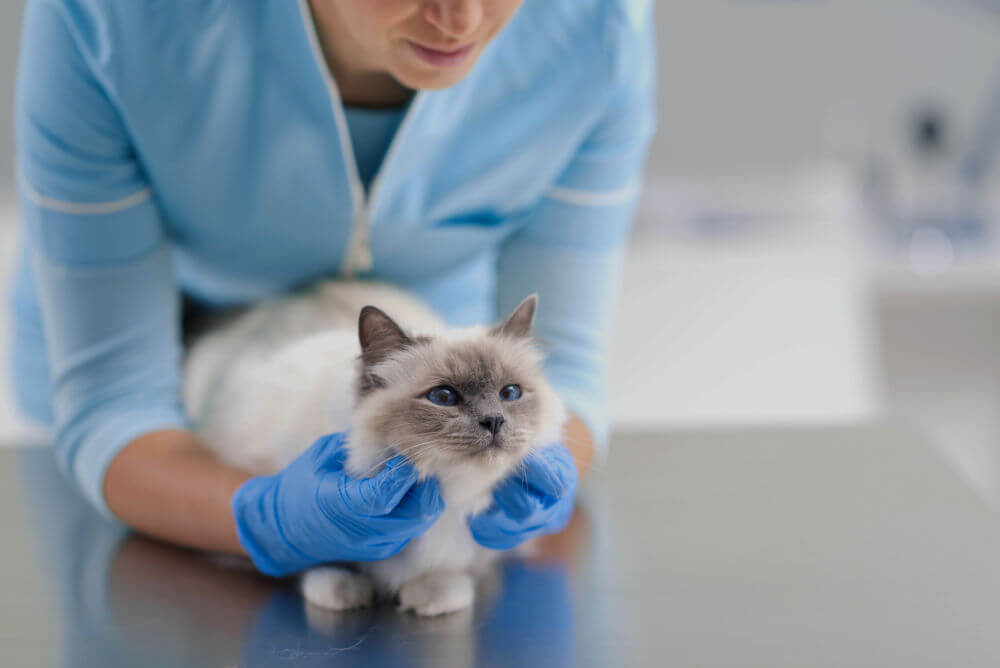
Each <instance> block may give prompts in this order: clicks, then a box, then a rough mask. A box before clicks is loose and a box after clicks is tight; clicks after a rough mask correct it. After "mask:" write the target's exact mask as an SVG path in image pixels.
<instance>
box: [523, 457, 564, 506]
mask: <svg viewBox="0 0 1000 668" xmlns="http://www.w3.org/2000/svg"><path fill="white" fill-rule="evenodd" d="M523 465H524V474H523V476H524V480H525V481H526V482H527V484H528V485H530V486H531V487H533V488H534V489H535V490H537V492H538V493H539V494H540V495H544V496H549V497H552V498H556V499H558V498H561V497H563V496H565V495H566V494H572V493H573V492H574V491H575V490H576V486H577V472H576V464H575V463H574V462H573V455H571V454H570V452H569V450H567V449H566V446H564V445H562V444H556V445H551V446H548V447H546V448H544V449H543V450H539V451H537V452H533V453H531V454H530V455H528V456H527V457H525V459H524V462H523Z"/></svg>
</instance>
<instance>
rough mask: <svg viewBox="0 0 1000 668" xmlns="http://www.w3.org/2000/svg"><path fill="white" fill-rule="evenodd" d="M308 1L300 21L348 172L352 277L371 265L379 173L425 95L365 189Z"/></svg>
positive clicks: (345, 263) (302, 2) (344, 265)
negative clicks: (324, 93)
mask: <svg viewBox="0 0 1000 668" xmlns="http://www.w3.org/2000/svg"><path fill="white" fill-rule="evenodd" d="M307 1H308V0H299V12H300V13H301V15H302V22H303V23H304V24H305V27H306V32H307V33H308V35H309V44H310V47H311V48H312V52H313V58H314V59H315V60H316V65H317V66H318V67H319V68H320V71H321V72H322V73H323V79H324V80H325V81H326V87H327V92H328V93H329V96H330V106H331V107H332V108H333V116H334V120H335V121H336V124H337V134H338V135H339V138H340V145H341V149H342V150H341V156H342V157H343V158H344V167H345V170H346V172H347V178H348V181H349V182H350V184H349V185H350V190H351V231H350V234H349V236H348V241H347V249H346V250H345V252H344V259H343V260H342V261H341V265H340V275H341V276H342V277H343V278H351V277H354V276H356V275H357V274H358V273H360V272H362V271H367V270H369V269H371V267H372V252H371V232H370V228H371V224H372V218H373V215H374V212H375V203H376V195H377V194H378V191H379V186H380V185H381V183H382V176H383V175H384V174H385V171H386V168H387V167H388V166H389V161H390V160H391V159H392V156H393V154H394V153H395V152H396V148H397V147H398V146H399V144H400V136H401V135H402V134H403V133H404V132H405V130H406V128H407V127H408V126H409V125H410V124H411V121H412V119H413V117H414V116H415V115H416V111H417V107H418V106H419V105H420V103H421V102H422V101H423V99H424V98H425V97H426V92H425V91H418V92H417V94H416V95H414V97H413V99H412V100H411V101H410V105H409V108H408V109H407V110H406V113H405V114H404V115H403V120H402V121H401V122H400V124H399V127H398V128H396V132H395V133H394V134H393V137H392V140H391V141H390V142H389V148H388V149H387V150H386V153H385V156H383V158H382V162H381V164H380V165H379V167H378V170H376V172H375V176H374V177H373V178H372V184H371V189H370V191H369V192H368V193H365V186H364V184H363V183H362V182H361V176H360V175H359V174H358V163H357V159H356V158H355V156H354V145H353V144H352V143H351V133H350V130H349V129H348V127H347V116H346V115H345V114H344V107H343V100H342V99H341V97H340V89H339V88H337V82H336V81H334V79H333V75H332V74H331V73H330V68H329V67H328V66H327V64H326V59H325V58H323V50H322V49H321V48H320V44H319V36H318V35H317V34H316V26H315V24H314V23H313V19H312V13H311V12H310V10H309V7H308V5H307Z"/></svg>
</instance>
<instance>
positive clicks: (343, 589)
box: [300, 566, 375, 610]
mask: <svg viewBox="0 0 1000 668" xmlns="http://www.w3.org/2000/svg"><path fill="white" fill-rule="evenodd" d="M300 587H301V589H302V596H304V597H305V599H306V600H307V601H309V602H310V603H312V604H313V605H316V606H319V607H321V608H325V609H327V610H352V609H354V608H364V607H367V606H369V605H371V604H372V601H373V600H374V599H375V592H374V590H373V588H372V583H371V580H369V579H368V576H367V575H364V574H363V573H355V572H354V571H349V570H347V569H346V568H337V567H336V566H322V567H320V568H313V569H310V570H308V571H306V573H305V574H304V575H303V576H302V582H301V584H300Z"/></svg>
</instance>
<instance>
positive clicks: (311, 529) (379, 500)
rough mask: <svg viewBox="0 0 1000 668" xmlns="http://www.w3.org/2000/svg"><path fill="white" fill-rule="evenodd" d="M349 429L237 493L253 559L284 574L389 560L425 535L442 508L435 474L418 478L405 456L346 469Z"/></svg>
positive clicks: (242, 534)
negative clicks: (370, 473) (374, 471)
mask: <svg viewBox="0 0 1000 668" xmlns="http://www.w3.org/2000/svg"><path fill="white" fill-rule="evenodd" d="M346 436H347V434H346V432H339V433H336V434H330V435H328V436H323V437H321V438H319V439H318V440H317V441H316V442H315V443H313V444H312V445H311V446H310V447H309V449H308V450H306V451H305V452H304V453H302V454H301V455H299V457H298V458H297V459H296V460H295V461H293V462H292V463H291V464H289V465H288V466H287V467H286V468H285V469H284V470H282V471H280V472H278V473H277V474H275V475H272V476H260V477H256V478H251V479H249V480H247V481H246V482H245V483H243V485H241V486H240V488H239V489H238V490H236V493H235V494H234V495H233V499H232V508H233V516H234V517H235V518H236V531H237V534H238V536H239V540H240V544H241V545H243V547H244V549H246V551H247V553H248V554H249V555H250V559H251V560H252V561H253V563H254V565H255V566H256V567H257V569H258V570H260V571H261V572H262V573H265V574H267V575H275V576H282V575H288V574H290V573H294V572H297V571H300V570H303V569H305V568H309V567H311V566H316V565H318V564H323V563H328V562H331V561H371V560H376V559H385V558H386V557H389V556H391V555H393V554H395V553H396V552H399V551H400V550H401V549H403V546H404V545H406V543H407V541H409V540H410V539H411V538H415V537H417V536H419V535H421V534H422V533H424V532H425V531H426V530H427V529H428V528H429V527H430V526H431V524H433V523H434V520H436V519H437V518H438V516H440V515H441V512H442V511H443V510H444V501H443V500H442V498H441V494H440V491H439V489H438V483H437V480H435V479H434V478H427V479H425V480H422V481H420V482H417V471H416V469H414V468H413V465H412V464H410V463H409V462H408V461H406V460H405V459H404V458H403V457H401V456H398V455H397V456H396V457H393V458H392V459H390V460H389V461H388V462H387V463H386V465H385V469H384V470H383V471H382V472H380V473H379V474H378V475H377V476H375V477H374V478H365V479H358V478H352V477H351V476H349V475H348V474H347V473H346V472H345V471H344V461H345V460H346V458H347V449H346V448H345V447H344V443H345V440H346Z"/></svg>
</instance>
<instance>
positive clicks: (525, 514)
mask: <svg viewBox="0 0 1000 668" xmlns="http://www.w3.org/2000/svg"><path fill="white" fill-rule="evenodd" d="M553 499H554V497H549V496H543V495H541V494H539V491H538V490H536V489H535V488H534V487H532V486H531V485H528V484H527V483H526V482H525V480H524V479H522V478H519V477H511V478H508V479H507V480H505V481H503V482H502V483H500V485H499V486H498V487H497V488H496V490H494V492H493V501H494V502H495V504H496V505H497V506H498V507H499V510H500V511H501V512H502V513H503V514H504V515H507V516H508V517H510V518H512V519H516V520H525V519H527V518H529V517H531V516H532V515H534V514H536V513H537V512H539V511H540V510H541V509H542V508H543V507H544V504H545V502H546V500H550V501H551V500H553Z"/></svg>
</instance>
